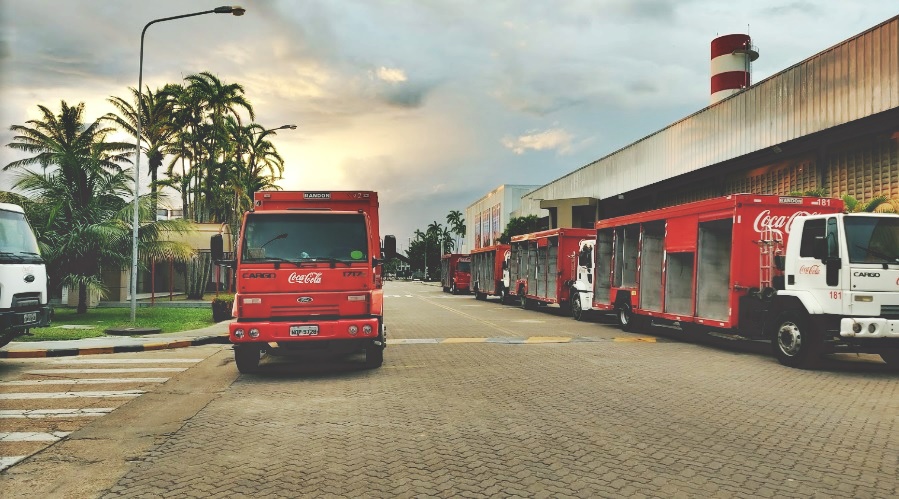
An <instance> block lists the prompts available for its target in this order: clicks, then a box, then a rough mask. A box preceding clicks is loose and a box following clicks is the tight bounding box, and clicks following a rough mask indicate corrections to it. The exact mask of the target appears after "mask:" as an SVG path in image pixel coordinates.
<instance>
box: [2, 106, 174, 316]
mask: <svg viewBox="0 0 899 499" xmlns="http://www.w3.org/2000/svg"><path fill="white" fill-rule="evenodd" d="M38 108H39V109H40V110H41V113H42V115H43V119H42V120H29V121H28V122H26V125H14V126H12V127H11V130H13V131H14V132H16V134H17V135H16V136H15V137H13V142H11V143H9V144H7V147H10V148H13V149H17V150H20V151H24V152H27V153H34V156H32V157H29V158H25V159H22V160H19V161H14V162H12V163H10V164H8V165H6V166H5V167H4V170H8V169H19V170H20V172H19V175H18V176H17V181H16V183H15V186H14V187H15V188H17V189H20V190H22V191H23V192H24V193H25V194H26V195H28V196H29V198H30V200H31V204H30V206H29V208H30V209H31V212H30V214H32V215H36V216H32V221H33V222H36V223H35V226H36V229H37V233H38V240H39V242H40V243H41V247H42V251H43V255H44V256H45V258H46V261H47V267H48V274H49V275H50V276H51V278H52V279H53V282H54V284H55V285H58V286H73V287H75V286H77V288H78V291H79V301H78V313H85V312H86V311H87V295H88V291H95V290H97V291H103V283H102V280H101V272H102V271H103V270H104V269H124V268H127V266H128V264H129V262H130V254H131V252H130V249H129V248H130V243H131V220H132V218H131V215H132V213H133V212H132V211H131V210H132V209H133V208H132V205H131V203H130V202H129V201H128V200H127V198H128V197H130V196H132V195H133V192H132V191H131V186H132V185H133V181H134V179H133V177H132V176H131V172H130V170H123V169H122V167H121V166H120V165H121V164H122V163H128V162H129V159H128V157H129V156H130V154H131V153H132V152H133V151H134V144H130V143H121V142H106V135H107V134H108V133H110V132H112V131H114V129H112V128H110V127H103V126H102V121H101V120H97V121H94V122H93V123H89V124H88V123H85V122H84V119H83V115H84V104H83V103H80V104H78V105H77V106H74V107H70V106H68V104H66V102H65V101H63V102H62V103H61V111H60V113H59V114H58V115H55V114H54V113H53V112H52V111H50V109H48V108H46V107H45V106H38ZM32 165H40V167H41V171H39V172H35V171H31V170H29V169H27V167H28V166H32ZM151 198H152V196H150V197H145V198H143V199H142V200H141V202H140V204H141V206H142V207H143V209H144V210H146V212H145V213H144V216H143V217H142V219H144V220H146V219H150V220H153V219H154V218H155V217H152V218H151V217H150V213H149V209H150V206H151V202H150V199H151ZM157 227H158V226H155V225H154V224H153V223H152V222H151V223H149V224H147V225H145V226H143V227H141V228H140V231H139V232H140V233H139V243H140V247H141V248H142V249H143V250H144V251H145V252H146V253H147V254H154V252H156V251H157V250H159V249H160V247H164V248H166V249H162V251H164V252H166V253H167V254H171V255H176V254H177V255H182V256H183V255H184V254H185V253H186V252H189V251H190V250H189V248H187V249H185V247H183V246H178V244H177V243H163V244H162V245H161V246H160V245H159V244H158V243H159V241H158V239H159V234H158V232H157ZM171 228H174V229H176V230H186V227H180V228H179V227H177V224H173V225H172V227H171Z"/></svg>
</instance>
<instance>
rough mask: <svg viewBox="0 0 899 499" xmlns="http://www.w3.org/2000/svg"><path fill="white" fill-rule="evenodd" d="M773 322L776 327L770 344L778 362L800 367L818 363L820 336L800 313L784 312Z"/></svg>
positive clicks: (804, 367)
mask: <svg viewBox="0 0 899 499" xmlns="http://www.w3.org/2000/svg"><path fill="white" fill-rule="evenodd" d="M774 324H775V328H776V329H775V330H774V337H773V338H772V339H771V346H772V349H773V350H774V356H775V357H777V361H778V362H780V363H781V364H783V365H785V366H788V367H798V368H800V369H809V368H811V367H814V366H815V365H816V364H817V363H818V360H819V359H820V357H821V346H822V338H821V335H820V334H818V333H817V332H815V331H812V330H811V329H810V328H809V326H808V321H807V319H806V317H805V316H804V315H803V314H802V313H800V312H796V311H791V312H784V313H783V314H782V315H781V316H780V318H779V319H778V320H777V322H775V323H774Z"/></svg>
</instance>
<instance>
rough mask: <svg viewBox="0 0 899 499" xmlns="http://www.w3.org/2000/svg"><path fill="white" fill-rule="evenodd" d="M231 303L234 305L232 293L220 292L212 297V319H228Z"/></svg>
mask: <svg viewBox="0 0 899 499" xmlns="http://www.w3.org/2000/svg"><path fill="white" fill-rule="evenodd" d="M232 305H234V295H231V294H220V295H218V296H216V297H215V298H213V300H212V320H213V321H215V322H222V321H226V320H228V319H230V318H231V307H232Z"/></svg>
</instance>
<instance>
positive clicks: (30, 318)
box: [22, 312, 37, 324]
mask: <svg viewBox="0 0 899 499" xmlns="http://www.w3.org/2000/svg"><path fill="white" fill-rule="evenodd" d="M32 322H37V312H25V313H24V314H23V315H22V323H23V324H30V323H32Z"/></svg>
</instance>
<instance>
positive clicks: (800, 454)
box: [0, 282, 899, 498]
mask: <svg viewBox="0 0 899 499" xmlns="http://www.w3.org/2000/svg"><path fill="white" fill-rule="evenodd" d="M386 292H387V294H388V295H389V296H388V298H387V300H386V304H387V314H388V315H387V318H388V321H389V322H388V324H389V325H390V329H389V331H390V337H391V340H395V341H392V343H391V345H392V346H391V347H390V348H388V350H387V352H386V354H385V363H384V366H383V367H382V368H381V369H378V370H371V371H368V370H364V369H362V368H361V366H360V363H361V359H358V358H356V359H354V358H348V359H337V360H332V361H330V362H320V361H314V360H310V359H301V360H300V361H297V360H296V359H284V358H267V359H265V360H264V362H263V370H262V373H260V374H256V375H238V373H237V371H236V369H235V367H234V364H233V361H232V358H231V353H230V351H229V350H228V347H227V346H218V345H208V346H204V347H196V348H190V349H184V350H181V352H185V356H184V357H185V358H197V359H205V360H198V361H197V363H196V364H195V365H194V364H193V363H188V364H187V365H186V366H185V367H189V369H188V370H186V371H184V372H180V373H178V374H177V375H176V376H174V377H173V378H172V379H170V380H167V381H165V382H160V383H147V384H145V385H143V386H145V387H146V388H142V389H143V390H145V393H143V394H141V395H139V396H135V397H132V398H131V399H130V400H129V401H128V402H127V403H125V404H124V405H122V406H121V407H119V408H117V409H115V410H112V411H111V412H109V413H108V414H105V415H102V416H97V417H93V418H92V421H91V422H90V423H89V424H87V425H85V426H83V427H78V428H70V427H66V428H64V430H65V431H70V430H71V431H72V433H71V434H68V435H66V436H63V437H61V439H60V440H59V441H58V442H56V443H54V444H53V445H51V446H49V447H47V448H46V449H44V450H43V451H41V452H38V453H37V454H35V455H33V456H31V457H29V458H27V459H24V460H22V461H21V462H19V463H18V464H15V465H14V466H12V467H10V468H9V469H7V470H6V471H5V472H3V473H2V474H0V490H2V491H3V495H4V496H7V495H8V496H10V497H16V496H19V495H21V496H34V495H40V496H44V495H50V496H53V495H56V496H60V497H63V496H66V497H110V498H115V497H160V496H165V497H207V496H209V497H217V496H221V497H225V496H227V497H251V496H252V497H259V496H272V497H310V496H341V497H348V496H352V497H360V496H368V497H413V496H414V497H422V496H424V497H483V496H506V497H508V496H521V497H622V496H634V497H641V496H643V497H652V496H655V497H775V496H776V497H812V496H820V497H896V496H897V495H899V489H897V484H899V479H897V473H896V470H897V469H899V429H897V428H899V425H897V423H899V373H897V372H895V371H889V370H887V369H886V368H885V366H884V365H883V364H882V363H881V362H880V361H879V360H877V358H876V357H872V356H860V357H844V358H839V359H834V360H832V361H831V362H830V363H829V364H828V365H827V367H826V368H825V369H823V370H819V371H800V370H793V369H788V368H785V367H782V366H780V365H779V364H778V363H777V362H776V361H775V360H774V359H773V358H771V357H770V356H769V355H767V352H766V350H765V349H764V348H759V347H758V346H757V345H751V344H750V345H742V344H731V343H727V344H709V343H703V344H697V343H689V342H683V341H676V340H674V339H672V338H670V337H664V336H654V335H649V334H646V333H645V332H639V333H633V334H628V333H624V332H622V331H620V330H619V329H617V328H616V327H613V326H610V325H607V324H604V323H603V322H602V321H591V322H580V323H579V322H575V321H573V320H571V319H570V318H568V317H566V316H565V315H563V314H561V313H559V312H558V311H554V310H552V309H548V310H547V309H545V310H539V311H524V310H520V309H517V308H514V307H509V306H502V305H499V304H498V303H496V302H494V301H488V302H486V303H485V302H479V301H476V300H474V298H473V297H471V296H464V295H462V296H452V295H448V294H444V293H442V292H441V291H440V288H436V287H433V286H428V285H425V284H420V283H402V282H390V283H388V284H387V288H386ZM154 354H155V355H157V356H158V357H159V358H160V359H162V360H165V358H169V359H170V358H171V357H172V352H145V353H139V354H128V355H129V356H133V358H136V359H144V358H147V359H149V358H150V356H151V355H154ZM188 354H195V355H188ZM98 357H103V356H98ZM109 357H114V356H109ZM18 362H24V361H18ZM28 362H30V364H28V365H27V366H26V367H17V368H16V369H18V370H16V371H15V372H10V370H9V369H8V368H7V370H5V371H4V370H0V373H3V378H2V379H3V380H4V381H6V380H8V379H22V378H27V377H28V376H26V375H25V374H24V373H25V371H27V370H33V369H38V367H35V366H45V365H48V363H51V362H53V359H40V360H37V359H31V360H29V361H28ZM53 365H57V364H53ZM145 365H151V364H145ZM160 365H171V364H162V363H161V364H160ZM17 366H18V364H17ZM29 376H33V375H29ZM89 376H91V377H93V375H89ZM141 376H144V375H141ZM147 376H148V375H147ZM72 389H74V388H72ZM10 391H11V389H9V388H7V387H5V386H2V385H0V394H2V393H9V392H10ZM0 402H3V401H2V400H0ZM5 408H6V407H5V406H4V409H5ZM4 428H8V427H4ZM30 428H32V430H33V431H38V429H35V427H33V426H32V427H30ZM3 431H7V430H3ZM10 432H12V431H11V430H10ZM0 449H2V447H0Z"/></svg>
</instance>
